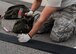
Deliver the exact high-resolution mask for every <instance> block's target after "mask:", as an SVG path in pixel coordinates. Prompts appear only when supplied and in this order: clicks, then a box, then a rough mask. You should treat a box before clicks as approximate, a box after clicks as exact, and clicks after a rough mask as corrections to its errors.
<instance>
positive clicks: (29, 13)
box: [25, 10, 34, 16]
mask: <svg viewBox="0 0 76 54" xmlns="http://www.w3.org/2000/svg"><path fill="white" fill-rule="evenodd" d="M33 13H34V12H33V11H31V10H30V11H29V12H28V13H25V15H27V16H32V15H33Z"/></svg>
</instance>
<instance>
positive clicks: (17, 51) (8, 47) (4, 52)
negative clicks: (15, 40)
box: [0, 0, 76, 54]
mask: <svg viewBox="0 0 76 54" xmlns="http://www.w3.org/2000/svg"><path fill="white" fill-rule="evenodd" d="M6 2H7V3H6ZM13 4H25V5H26V6H28V7H31V4H30V3H25V2H21V1H17V0H2V1H0V15H4V13H5V11H6V9H7V8H8V7H10V6H12V5H13ZM42 9H43V7H40V8H39V9H38V11H41V10H42ZM0 22H1V21H0ZM4 22H5V23H4V24H6V25H8V24H7V22H6V21H4ZM12 23H13V21H11V23H9V25H12ZM0 32H1V33H5V34H9V35H15V36H16V34H13V33H6V32H5V31H4V30H3V29H2V25H0ZM33 39H35V40H39V41H43V42H48V43H54V44H59V45H64V46H69V47H75V46H76V36H73V37H72V38H71V39H69V40H68V41H66V42H62V43H55V42H52V41H51V40H50V34H36V35H35V36H34V37H33ZM0 54H51V53H48V52H44V51H40V50H36V49H32V48H28V47H23V46H19V45H15V44H12V43H7V42H4V41H0Z"/></svg>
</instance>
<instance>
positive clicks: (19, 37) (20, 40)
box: [18, 34, 31, 42]
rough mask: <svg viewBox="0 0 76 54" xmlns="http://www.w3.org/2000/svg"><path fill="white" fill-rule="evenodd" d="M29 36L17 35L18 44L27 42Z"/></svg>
mask: <svg viewBox="0 0 76 54" xmlns="http://www.w3.org/2000/svg"><path fill="white" fill-rule="evenodd" d="M30 39H31V38H30V36H29V35H28V34H19V35H18V41H19V42H28V41H29V40H30Z"/></svg>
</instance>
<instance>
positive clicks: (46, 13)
mask: <svg viewBox="0 0 76 54" xmlns="http://www.w3.org/2000/svg"><path fill="white" fill-rule="evenodd" d="M55 10H56V8H51V7H45V8H44V10H43V11H42V13H41V16H40V18H39V19H38V20H37V22H36V23H35V24H34V26H33V28H32V30H31V31H30V32H29V33H28V34H29V35H30V36H31V37H32V36H33V35H34V34H35V33H36V32H37V31H38V30H39V29H40V27H41V26H42V25H43V23H44V22H45V21H46V20H47V19H48V17H49V16H50V14H52V13H53V12H54V11H55ZM46 29H47V28H46Z"/></svg>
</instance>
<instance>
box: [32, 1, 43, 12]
mask: <svg viewBox="0 0 76 54" xmlns="http://www.w3.org/2000/svg"><path fill="white" fill-rule="evenodd" d="M41 2H42V0H35V1H34V3H33V4H32V7H31V10H32V11H33V12H34V11H35V10H36V9H38V8H39V6H40V5H41Z"/></svg>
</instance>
